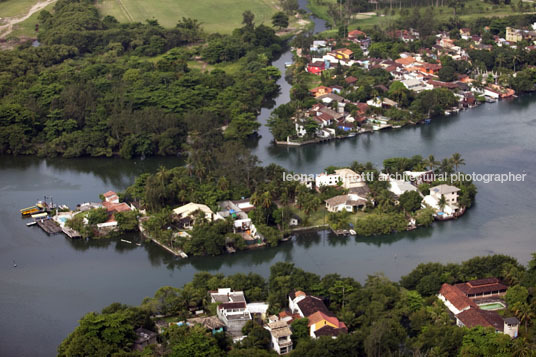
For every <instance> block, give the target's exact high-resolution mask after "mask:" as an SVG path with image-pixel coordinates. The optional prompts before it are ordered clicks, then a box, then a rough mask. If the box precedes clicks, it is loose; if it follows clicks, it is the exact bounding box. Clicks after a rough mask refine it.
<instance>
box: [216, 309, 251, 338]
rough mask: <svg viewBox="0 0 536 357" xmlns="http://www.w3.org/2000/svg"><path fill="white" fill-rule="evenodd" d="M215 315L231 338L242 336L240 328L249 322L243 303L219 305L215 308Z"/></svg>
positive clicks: (249, 316) (248, 314)
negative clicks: (225, 327)
mask: <svg viewBox="0 0 536 357" xmlns="http://www.w3.org/2000/svg"><path fill="white" fill-rule="evenodd" d="M216 314H217V316H218V318H219V319H220V320H221V321H222V322H223V323H224V324H225V326H227V331H228V332H229V333H230V334H231V335H232V336H233V337H237V336H242V327H244V325H245V324H246V323H247V322H248V321H249V320H251V314H250V313H249V311H248V309H247V305H246V302H245V301H241V302H224V303H221V304H219V305H218V307H217V308H216Z"/></svg>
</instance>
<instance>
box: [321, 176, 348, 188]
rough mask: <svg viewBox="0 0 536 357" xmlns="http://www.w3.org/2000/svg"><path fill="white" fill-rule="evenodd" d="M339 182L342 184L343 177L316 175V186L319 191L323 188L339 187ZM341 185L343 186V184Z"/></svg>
mask: <svg viewBox="0 0 536 357" xmlns="http://www.w3.org/2000/svg"><path fill="white" fill-rule="evenodd" d="M339 182H341V177H340V176H339V175H337V174H327V173H321V174H319V175H316V178H315V186H316V188H317V189H318V188H320V187H322V186H338V185H339ZM340 184H342V182H341V183H340Z"/></svg>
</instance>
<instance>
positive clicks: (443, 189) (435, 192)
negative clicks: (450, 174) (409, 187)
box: [430, 184, 460, 206]
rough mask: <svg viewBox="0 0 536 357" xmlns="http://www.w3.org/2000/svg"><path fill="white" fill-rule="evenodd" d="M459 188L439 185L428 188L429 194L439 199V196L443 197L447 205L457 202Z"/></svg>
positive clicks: (454, 204)
mask: <svg viewBox="0 0 536 357" xmlns="http://www.w3.org/2000/svg"><path fill="white" fill-rule="evenodd" d="M459 191H460V189H459V188H458V187H456V186H450V185H444V184H443V185H439V186H434V187H432V188H431V189H430V196H432V197H434V198H436V199H437V200H440V199H441V197H442V196H443V197H445V201H446V202H447V204H448V205H451V206H456V205H457V204H458V192H459Z"/></svg>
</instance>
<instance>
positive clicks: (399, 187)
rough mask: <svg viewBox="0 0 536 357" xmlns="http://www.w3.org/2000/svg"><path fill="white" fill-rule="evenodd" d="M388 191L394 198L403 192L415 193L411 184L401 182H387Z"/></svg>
mask: <svg viewBox="0 0 536 357" xmlns="http://www.w3.org/2000/svg"><path fill="white" fill-rule="evenodd" d="M389 191H391V192H392V193H393V194H395V195H396V196H400V195H402V194H403V193H405V192H409V191H417V187H415V186H413V185H412V184H411V183H409V182H407V181H402V180H389Z"/></svg>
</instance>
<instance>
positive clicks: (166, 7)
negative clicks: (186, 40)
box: [97, 0, 278, 33]
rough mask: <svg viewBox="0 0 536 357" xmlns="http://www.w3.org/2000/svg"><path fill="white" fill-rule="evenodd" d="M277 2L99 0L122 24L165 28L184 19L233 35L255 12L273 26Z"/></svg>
mask: <svg viewBox="0 0 536 357" xmlns="http://www.w3.org/2000/svg"><path fill="white" fill-rule="evenodd" d="M277 3H278V1H277V0H194V1H191V0H158V1H155V0H98V1H97V7H98V8H99V10H100V11H101V14H102V15H112V16H114V17H115V18H116V19H117V20H118V21H120V22H138V21H141V22H143V21H145V20H146V19H156V20H158V22H159V23H160V24H161V25H162V26H164V27H173V26H175V24H176V23H177V21H178V20H180V19H181V18H182V17H191V18H194V19H197V20H199V21H200V22H202V24H203V27H204V28H205V30H206V31H207V32H220V33H230V32H231V31H232V30H233V29H235V28H237V27H239V26H240V25H241V22H242V13H243V12H244V11H246V10H251V11H252V12H253V13H254V14H255V23H256V24H261V23H264V24H266V25H271V18H272V15H273V14H274V13H275V12H276V11H277V10H276V7H275V4H277Z"/></svg>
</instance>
